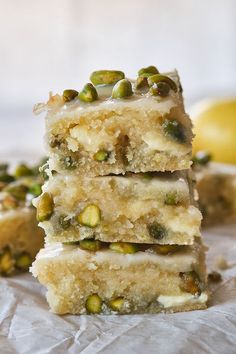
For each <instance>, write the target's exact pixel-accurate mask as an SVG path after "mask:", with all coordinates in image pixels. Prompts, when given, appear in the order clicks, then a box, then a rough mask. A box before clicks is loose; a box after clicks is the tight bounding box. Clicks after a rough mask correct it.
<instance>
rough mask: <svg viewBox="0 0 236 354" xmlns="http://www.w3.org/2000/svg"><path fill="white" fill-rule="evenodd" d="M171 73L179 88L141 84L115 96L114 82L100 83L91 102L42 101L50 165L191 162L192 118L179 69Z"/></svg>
mask: <svg viewBox="0 0 236 354" xmlns="http://www.w3.org/2000/svg"><path fill="white" fill-rule="evenodd" d="M167 75H168V77H170V78H171V79H172V80H173V81H174V82H175V83H176V85H177V91H176V92H175V91H174V90H171V91H170V93H169V94H168V96H166V97H160V96H152V95H150V93H146V92H145V93H144V92H143V91H137V90H136V91H134V94H133V95H132V96H130V97H126V98H124V99H114V98H112V97H111V91H112V87H113V86H112V85H105V88H104V85H100V86H96V89H97V92H98V100H95V101H94V102H91V103H89V104H88V103H84V102H81V100H79V99H78V98H75V99H73V100H72V101H71V102H65V101H64V100H63V97H62V96H60V95H55V96H51V98H50V99H49V101H48V103H47V104H45V105H42V104H41V105H38V106H37V107H36V108H35V112H40V111H42V110H47V117H46V144H47V148H48V152H49V155H50V158H49V167H50V169H51V170H55V171H57V172H60V173H64V174H68V173H73V174H78V175H80V176H81V175H86V176H102V175H108V174H110V173H114V174H124V173H126V172H135V173H138V172H148V171H175V170H183V169H187V168H189V167H190V165H191V140H192V137H193V134H192V124H191V120H190V119H189V116H188V115H187V114H186V113H185V111H184V106H183V98H182V94H181V90H180V82H179V77H178V74H177V72H176V71H175V72H172V73H168V74H167ZM168 122H171V123H170V125H171V127H170V126H167V125H168V124H169V123H168ZM173 122H174V125H175V124H177V125H178V127H177V128H176V127H174V128H173V125H172V123H173ZM176 129H177V131H176ZM173 130H174V131H173Z"/></svg>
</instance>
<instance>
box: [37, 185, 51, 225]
mask: <svg viewBox="0 0 236 354" xmlns="http://www.w3.org/2000/svg"><path fill="white" fill-rule="evenodd" d="M53 211H54V201H53V197H52V195H51V194H49V193H47V192H45V193H43V194H42V195H41V197H40V199H39V202H38V206H37V220H38V221H39V222H42V221H45V220H49V219H50V218H51V216H52V214H53Z"/></svg>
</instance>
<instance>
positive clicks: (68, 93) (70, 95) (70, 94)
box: [63, 89, 79, 102]
mask: <svg viewBox="0 0 236 354" xmlns="http://www.w3.org/2000/svg"><path fill="white" fill-rule="evenodd" d="M78 94H79V92H78V91H76V90H71V89H67V90H64V91H63V99H64V101H65V102H70V101H73V100H74V99H75V98H76V97H77V96H78Z"/></svg>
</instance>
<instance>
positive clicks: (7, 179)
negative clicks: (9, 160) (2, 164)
mask: <svg viewBox="0 0 236 354" xmlns="http://www.w3.org/2000/svg"><path fill="white" fill-rule="evenodd" d="M13 181H15V178H14V177H13V176H11V175H9V174H7V173H2V174H1V173H0V182H3V183H11V182H13Z"/></svg>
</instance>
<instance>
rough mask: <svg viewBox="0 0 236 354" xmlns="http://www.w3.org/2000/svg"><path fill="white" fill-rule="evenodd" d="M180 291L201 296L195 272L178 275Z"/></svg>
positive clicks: (198, 280)
mask: <svg viewBox="0 0 236 354" xmlns="http://www.w3.org/2000/svg"><path fill="white" fill-rule="evenodd" d="M180 278H181V283H180V289H181V290H183V291H185V292H187V293H190V294H192V295H200V294H201V286H200V285H201V284H200V279H199V277H198V275H197V273H196V272H195V271H191V272H185V273H180Z"/></svg>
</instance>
